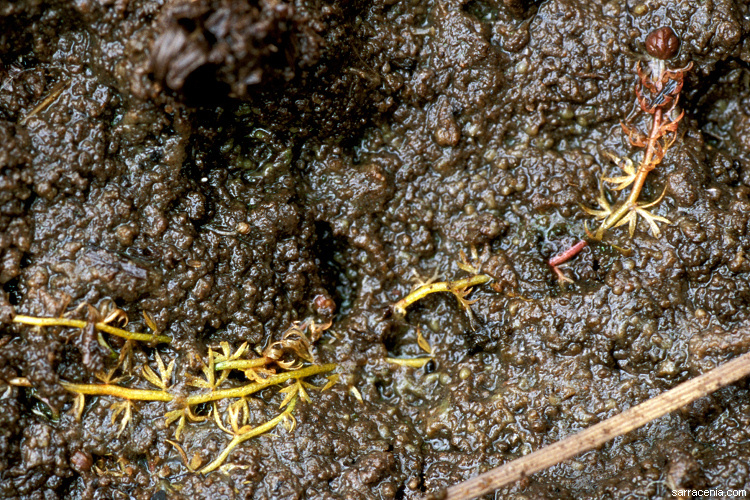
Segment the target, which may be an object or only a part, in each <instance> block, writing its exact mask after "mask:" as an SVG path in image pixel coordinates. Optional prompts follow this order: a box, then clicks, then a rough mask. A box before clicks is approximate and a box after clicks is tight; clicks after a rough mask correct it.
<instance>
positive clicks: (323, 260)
mask: <svg viewBox="0 0 750 500" xmlns="http://www.w3.org/2000/svg"><path fill="white" fill-rule="evenodd" d="M315 234H316V238H315V247H314V248H315V259H316V262H317V263H318V273H319V275H320V280H321V284H322V286H323V288H324V289H326V290H328V291H329V293H331V296H332V298H333V300H334V302H335V303H336V316H335V317H334V320H335V319H336V318H339V319H340V318H345V317H346V316H347V315H348V314H349V312H350V311H351V308H352V306H353V305H354V299H355V298H356V296H357V290H356V276H354V275H352V273H351V272H349V271H348V269H347V264H348V259H347V257H346V252H347V245H346V242H345V241H343V240H342V239H341V238H337V237H336V236H334V235H333V229H332V228H331V225H330V224H329V223H327V222H322V221H321V222H316V223H315ZM352 278H354V279H352Z"/></svg>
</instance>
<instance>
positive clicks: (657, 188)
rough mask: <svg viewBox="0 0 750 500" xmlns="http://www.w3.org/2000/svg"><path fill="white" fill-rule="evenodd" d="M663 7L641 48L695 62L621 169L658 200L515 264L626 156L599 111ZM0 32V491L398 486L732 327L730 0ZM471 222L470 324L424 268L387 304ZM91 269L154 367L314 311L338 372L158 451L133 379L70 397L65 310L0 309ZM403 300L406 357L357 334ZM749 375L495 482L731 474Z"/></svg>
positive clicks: (89, 288)
mask: <svg viewBox="0 0 750 500" xmlns="http://www.w3.org/2000/svg"><path fill="white" fill-rule="evenodd" d="M662 25H669V26H672V27H673V28H674V30H675V32H676V33H677V35H678V36H679V37H680V39H681V41H682V48H681V50H680V52H679V54H678V56H677V57H676V58H674V59H673V60H671V61H669V65H670V66H671V67H675V68H677V67H683V66H685V65H687V64H688V63H689V62H692V63H693V64H694V67H693V69H692V70H691V71H690V72H689V73H688V74H687V75H686V80H685V87H684V90H683V92H682V95H681V98H680V99H681V100H680V103H681V106H682V107H683V108H684V109H685V112H686V115H685V118H684V119H683V120H682V122H681V124H680V130H679V137H678V140H677V141H676V142H675V144H674V145H673V146H672V147H671V148H670V149H669V151H668V153H667V154H666V156H665V157H664V160H663V162H662V163H661V164H660V165H659V166H658V168H657V169H656V170H655V171H654V172H653V173H652V174H651V175H650V176H649V179H648V182H647V185H646V190H645V191H644V199H646V200H653V199H655V198H657V197H658V196H659V194H660V193H661V192H662V190H663V189H664V188H666V196H665V198H664V200H663V201H662V202H661V203H660V204H659V205H658V206H657V207H655V209H654V210H655V212H656V213H657V214H658V215H661V216H663V217H667V218H668V219H670V220H671V222H672V223H671V224H669V225H666V224H660V229H661V231H662V234H661V237H659V238H655V237H653V236H652V235H650V234H649V233H648V232H647V227H646V225H645V224H644V223H643V221H641V222H639V226H638V228H637V231H636V233H635V235H634V237H633V238H632V239H631V238H629V237H628V235H627V228H617V229H613V230H611V231H609V232H608V233H607V236H606V238H605V243H602V244H592V245H590V246H589V247H588V248H586V249H585V250H584V251H583V252H582V253H581V254H580V255H579V256H578V257H577V258H576V259H574V260H573V261H572V262H571V263H570V265H569V266H568V267H567V268H565V269H564V272H565V273H566V274H567V275H568V276H569V277H570V278H572V279H574V280H575V283H574V284H573V285H568V286H565V287H561V286H560V284H558V282H557V280H556V278H555V276H554V274H552V272H551V270H550V268H549V267H548V265H547V264H546V262H547V260H548V259H549V258H550V257H551V256H552V255H554V254H556V253H558V252H559V251H561V250H564V249H565V248H568V247H569V246H570V245H572V244H574V243H575V242H576V241H578V240H579V239H580V238H582V237H584V236H585V232H584V224H585V223H588V224H589V226H592V225H593V224H595V222H594V221H593V219H592V217H591V216H589V215H587V214H586V213H585V212H584V211H583V210H582V209H581V205H585V206H588V207H595V206H596V198H597V197H598V195H599V179H600V178H601V177H602V176H606V175H610V176H611V175H619V174H617V171H618V168H617V166H616V165H615V164H614V163H613V162H612V161H611V159H610V157H609V156H608V154H614V155H616V156H619V157H631V158H633V159H634V160H635V161H636V162H637V159H638V158H639V155H640V154H642V153H641V151H639V150H638V149H636V148H634V147H633V146H632V145H630V143H629V142H628V140H627V137H626V136H625V134H624V133H623V132H622V130H621V128H620V120H626V119H627V120H629V123H631V125H632V126H635V127H637V128H639V129H641V130H646V129H647V127H648V124H649V116H647V115H646V116H644V115H643V114H642V113H641V114H638V113H637V112H636V111H637V104H636V101H635V96H634V92H633V88H634V84H635V81H636V76H635V73H634V66H635V63H636V61H638V60H641V59H643V58H644V57H645V51H644V47H643V44H644V39H645V36H646V34H647V33H648V32H649V31H651V30H652V29H654V28H656V27H659V26H662ZM0 60H1V61H2V67H1V68H0V69H2V74H1V75H0V76H1V79H0V82H2V84H1V85H2V87H1V89H0V169H1V170H0V284H1V285H2V292H0V321H2V323H1V324H0V333H1V334H2V337H0V346H2V347H1V348H0V389H2V396H1V397H0V496H2V497H5V498H139V499H149V498H153V499H158V498H302V497H306V498H419V497H421V496H423V495H424V494H425V493H426V492H435V491H438V490H439V489H440V488H443V487H445V486H448V485H451V484H455V483H456V482H459V481H461V480H463V479H466V478H469V477H471V476H473V475H475V474H477V473H478V472H481V471H484V470H486V469H488V468H490V467H494V466H496V465H499V464H502V463H505V462H507V461H509V460H511V459H513V458H515V457H518V456H521V455H524V454H526V453H529V452H530V451H532V450H536V449H538V448H540V447H542V446H544V445H545V444H548V443H551V442H554V441H557V440H558V439H560V438H562V437H565V436H568V435H570V434H572V433H574V432H576V431H578V430H581V429H583V428H586V427H588V426H590V425H592V424H594V423H596V422H599V421H601V420H603V419H605V418H607V417H609V416H612V415H614V414H616V413H619V412H620V411H622V410H624V409H626V408H629V407H631V406H633V405H635V404H637V403H639V402H641V401H644V400H645V399H647V398H649V397H652V396H654V395H656V394H659V393H661V392H663V391H664V390H667V389H669V388H671V387H674V386H675V385H677V384H679V383H680V382H682V381H684V380H686V379H688V378H691V377H693V376H695V375H697V374H699V373H703V372H705V371H706V370H708V369H710V368H711V367H713V366H715V365H717V364H719V363H721V362H722V361H725V360H727V359H730V358H733V357H734V356H736V355H738V354H741V353H744V352H747V351H748V349H750V226H749V223H750V221H749V219H750V139H749V138H750V69H748V68H750V9H749V8H748V5H747V2H744V1H731V0H714V1H704V2H694V1H690V0H683V1H671V0H670V1H666V0H664V1H660V0H656V1H649V2H642V3H641V2H636V1H633V0H622V1H609V2H592V1H590V0H547V1H543V2H533V1H530V0H503V1H499V0H471V1H467V2H459V1H455V0H441V1H429V2H423V1H422V0H412V1H405V2H393V1H388V0H385V1H380V0H373V1H360V2H340V3H332V4H327V3H324V2H322V1H319V0H294V1H292V2H289V3H285V2H283V1H279V2H271V1H262V2H260V3H258V4H253V6H248V5H245V4H244V3H243V2H240V1H233V0H197V1H187V0H175V1H169V2H163V1H161V0H154V1H151V0H130V1H120V0H115V1H114V2H97V1H91V0H81V1H75V2H62V1H60V2H54V1H51V2H43V1H41V0H24V1H20V2H12V3H2V4H0ZM615 197H616V195H615ZM472 246H473V247H475V248H476V249H477V250H478V251H479V260H480V262H481V265H482V272H484V273H486V274H488V275H489V276H491V277H492V279H493V281H492V283H491V285H486V286H483V287H479V288H477V289H476V290H474V292H473V295H472V296H471V298H473V299H476V302H475V303H474V304H473V306H472V308H473V311H474V314H475V316H476V325H475V329H473V328H472V325H471V324H470V321H469V318H468V317H467V315H466V314H465V313H464V311H462V310H461V308H460V307H459V306H458V304H457V302H456V300H455V299H454V298H453V297H451V296H450V295H445V294H443V295H441V294H436V295H432V296H429V297H427V298H425V299H424V300H422V301H420V302H419V303H417V304H415V305H414V306H412V307H410V308H409V310H408V314H407V315H406V317H405V318H403V319H400V318H395V317H388V314H386V313H387V311H388V306H389V304H392V303H393V302H395V301H396V300H398V299H399V298H400V297H403V296H404V295H405V294H406V293H408V291H409V290H410V289H411V287H412V285H413V283H414V282H413V279H414V277H415V274H416V275H419V276H420V277H422V278H423V279H426V278H428V277H430V276H431V275H433V273H437V276H438V277H439V279H448V280H451V279H457V278H461V277H465V276H466V273H465V272H464V271H462V270H460V269H459V268H458V266H457V264H456V263H457V262H458V261H459V258H460V252H461V251H464V252H467V253H470V249H471V247H472ZM618 248H619V249H624V248H627V249H630V251H631V252H630V253H623V252H621V251H619V250H618ZM105 299H111V300H113V301H114V302H115V303H116V304H117V305H118V306H119V307H121V308H122V309H123V310H125V311H126V312H127V313H128V315H129V316H130V318H131V321H132V323H131V325H130V327H129V328H132V329H134V330H135V329H139V330H144V329H145V325H144V322H143V320H142V319H141V318H142V316H141V313H142V312H143V311H146V312H148V313H150V314H151V315H152V316H153V318H154V321H155V322H156V324H157V326H158V327H159V329H161V330H162V331H164V332H165V333H168V334H169V335H171V336H172V337H173V338H174V340H173V342H172V343H171V345H169V346H166V347H165V346H161V347H158V348H153V347H148V346H142V347H141V349H140V350H139V351H138V354H137V361H140V362H147V361H149V360H150V362H151V363H152V365H153V362H154V359H155V358H154V356H155V352H156V351H158V352H159V353H160V355H161V357H162V358H164V359H165V361H169V360H176V361H177V363H176V365H177V368H176V370H175V374H174V380H175V381H180V380H185V379H186V378H187V377H188V374H197V373H199V368H200V366H199V365H198V364H196V359H197V358H196V356H199V357H203V358H205V356H206V352H207V346H217V345H218V344H219V343H220V342H228V343H229V344H230V345H231V346H232V347H233V348H237V347H238V346H239V345H240V344H241V343H243V342H245V341H247V342H249V343H250V344H251V345H253V346H259V347H261V348H262V347H263V346H265V345H267V344H268V343H269V342H271V341H272V340H275V339H278V337H279V335H280V334H281V332H283V331H284V330H285V329H286V328H288V327H289V325H290V324H291V323H292V321H295V320H303V319H305V318H315V319H316V320H317V321H321V322H322V321H327V320H333V325H332V326H331V328H330V329H329V330H328V331H327V332H325V334H324V336H323V338H322V339H321V341H319V342H318V344H317V346H316V348H315V353H316V356H317V357H318V359H319V361H321V362H335V363H338V364H339V372H340V374H341V375H340V379H339V382H338V384H336V385H335V386H334V387H333V388H331V389H329V390H328V391H325V392H323V393H318V392H314V391H313V392H311V399H312V402H311V403H305V402H300V403H299V405H298V407H297V409H296V411H295V417H296V421H297V427H296V429H295V430H294V431H293V432H289V431H287V430H286V429H285V428H284V427H282V426H280V427H277V428H276V430H275V431H274V432H273V433H270V434H266V435H264V436H261V437H259V438H256V439H253V440H250V441H247V442H246V443H244V444H243V445H242V446H241V447H240V448H238V449H236V450H235V451H234V452H233V453H232V454H231V455H230V457H229V459H228V464H229V465H230V466H227V467H225V468H224V469H223V470H222V471H218V472H213V473H211V474H208V475H206V476H201V475H197V474H193V473H190V472H188V470H187V469H186V467H185V465H184V464H183V460H182V458H181V457H180V454H179V453H178V451H177V449H176V448H175V447H174V446H173V445H172V444H170V443H169V442H168V440H172V439H174V427H172V428H165V425H164V418H163V417H164V414H165V412H166V411H168V410H169V408H167V407H166V405H165V404H163V403H158V402H157V403H153V402H151V403H147V402H138V403H136V404H135V407H134V408H133V417H132V419H131V421H130V422H129V424H128V425H127V427H126V428H125V430H124V431H123V432H122V434H119V435H118V426H119V421H117V420H113V419H112V414H113V411H114V409H113V408H111V406H112V404H113V403H114V402H116V400H115V399H114V398H109V397H100V398H88V399H87V401H86V407H85V409H84V414H83V418H82V421H81V422H80V423H79V422H77V421H76V419H75V414H74V411H73V410H74V407H73V400H74V398H73V396H72V395H71V394H70V393H68V392H66V391H65V390H64V389H63V388H62V387H61V386H60V385H59V381H60V380H68V381H75V382H82V383H95V382H96V381H97V379H96V378H95V374H96V373H97V372H101V371H103V370H106V369H107V367H108V366H111V363H112V361H111V359H110V358H109V357H108V356H107V354H108V353H107V352H106V350H105V349H103V348H102V347H100V345H99V343H98V342H97V341H96V336H95V335H93V333H92V332H91V331H84V332H80V331H78V330H74V329H61V328H46V329H43V330H38V329H35V328H31V327H25V326H20V325H16V324H12V323H11V320H12V317H13V315H14V314H16V313H23V314H33V315H39V316H57V315H60V314H62V313H64V312H66V311H70V310H72V309H73V308H74V307H75V306H77V305H79V304H82V303H84V302H87V303H90V304H93V305H95V306H99V305H101V304H102V303H103V301H104V300H105ZM334 304H335V307H334ZM420 331H421V332H422V333H423V334H424V336H425V338H426V339H427V341H428V342H429V343H430V344H431V345H432V348H433V351H434V360H433V361H432V362H430V363H427V364H426V365H425V366H424V367H423V368H409V367H404V366H400V365H398V364H394V363H392V362H388V361H386V358H388V357H401V358H408V357H417V356H420V355H423V354H424V353H423V352H422V350H421V349H420V348H419V347H418V346H417V336H418V332H420ZM114 347H116V348H117V347H119V344H115V345H114ZM26 382H27V383H26ZM313 382H319V381H318V380H313ZM24 385H28V387H25V386H24ZM749 394H750V393H749V391H748V382H747V381H744V382H740V383H738V384H735V385H733V386H730V387H727V388H725V389H722V390H720V391H718V392H717V393H715V394H713V395H712V396H710V397H707V398H704V399H701V400H699V401H698V402H696V403H694V404H692V405H690V406H688V407H686V408H684V409H682V410H681V411H678V412H675V413H673V414H670V415H669V416H667V417H664V418H661V419H659V420H657V421H654V422H652V423H651V424H649V425H647V426H646V427H644V428H642V429H640V430H637V431H635V432H633V433H631V434H629V435H627V436H625V437H623V438H618V439H616V440H614V441H613V442H612V443H610V444H608V445H607V446H604V447H602V448H601V449H598V450H595V451H592V452H589V453H586V454H584V455H582V456H580V457H578V458H576V459H575V460H573V461H570V462H567V463H564V464H561V465H558V466H556V467H553V468H552V469H550V470H547V471H545V472H543V473H540V474H537V475H535V476H533V477H530V478H528V479H526V480H524V481H523V482H521V483H519V484H516V485H514V486H512V487H510V488H507V489H505V490H503V491H501V492H500V497H510V496H512V495H525V497H527V498H592V499H594V498H596V499H601V498H626V497H627V498H662V497H665V498H666V497H670V495H671V490H672V489H674V488H719V489H743V488H744V489H750V469H748V464H749V463H750V399H749V397H748V396H749ZM358 396H359V397H361V400H360V399H359V397H358ZM278 403H279V396H273V393H269V394H261V395H260V396H259V397H258V398H253V399H252V412H253V415H254V416H255V417H257V419H258V421H260V420H263V419H267V418H270V417H272V416H273V415H275V414H277V413H278V410H277V407H278ZM206 410H208V409H206ZM228 439H229V438H228V437H227V435H226V434H225V433H223V432H222V431H221V430H220V429H218V428H217V427H216V426H215V425H213V424H212V423H211V422H210V421H207V422H204V423H202V424H193V425H191V426H188V427H187V428H186V431H185V433H184V435H183V436H182V437H181V446H182V447H183V448H184V451H185V454H186V456H187V457H188V458H189V459H192V457H196V456H197V458H196V459H195V460H197V461H198V462H202V463H206V462H207V461H208V460H212V459H213V458H214V457H215V456H216V455H217V454H218V453H219V451H220V450H221V449H222V448H223V447H224V446H225V445H226V443H227V441H228ZM198 462H196V463H198Z"/></svg>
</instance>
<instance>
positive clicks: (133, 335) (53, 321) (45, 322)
mask: <svg viewBox="0 0 750 500" xmlns="http://www.w3.org/2000/svg"><path fill="white" fill-rule="evenodd" d="M13 322H14V323H23V324H24V325H33V326H70V327H73V328H86V325H88V324H89V322H88V321H83V320H80V319H70V318H37V317H35V316H24V315H22V314H18V315H16V316H15V317H14V318H13ZM94 328H96V329H97V330H99V331H102V332H107V333H109V334H111V335H115V336H117V337H122V338H124V339H129V340H139V341H141V342H156V343H157V344H162V343H167V344H168V343H169V342H172V337H168V336H166V335H153V334H150V333H138V332H129V331H127V330H123V329H121V328H117V327H114V326H111V325H108V324H106V323H102V322H99V323H94Z"/></svg>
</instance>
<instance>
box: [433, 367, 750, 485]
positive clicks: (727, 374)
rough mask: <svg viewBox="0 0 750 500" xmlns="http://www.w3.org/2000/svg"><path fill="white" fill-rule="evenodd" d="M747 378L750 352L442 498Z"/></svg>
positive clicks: (523, 473)
mask: <svg viewBox="0 0 750 500" xmlns="http://www.w3.org/2000/svg"><path fill="white" fill-rule="evenodd" d="M748 375H750V352H749V353H746V354H743V355H742V356H740V357H738V358H736V359H734V360H732V361H729V362H728V363H724V364H723V365H720V366H718V367H717V368H714V369H713V370H711V371H709V372H707V373H704V374H703V375H700V376H698V377H695V378H693V379H691V380H688V381H687V382H683V383H682V384H680V385H678V386H677V387H675V388H673V389H670V390H668V391H667V392H665V393H662V394H660V395H658V396H656V397H655V398H651V399H649V400H648V401H645V402H643V403H641V404H639V405H637V406H634V407H632V408H629V409H627V410H625V411H624V412H622V413H620V414H618V415H615V416H614V417H612V418H608V419H607V420H605V421H603V422H599V423H598V424H596V425H593V426H591V427H589V428H588V429H585V430H583V431H581V432H579V433H578V434H574V435H572V436H570V437H567V438H565V439H563V440H562V441H558V442H556V443H553V444H551V445H549V446H546V447H544V448H542V449H540V450H537V451H535V452H534V453H531V454H529V455H526V456H524V457H521V458H517V459H516V460H513V461H511V462H509V463H507V464H505V465H502V466H500V467H496V468H495V469H492V470H489V471H487V472H485V473H484V474H480V475H479V476H477V477H474V478H472V479H469V480H468V481H464V482H463V483H459V484H456V485H453V486H451V487H450V488H448V490H447V491H446V492H445V497H444V498H445V499H446V500H468V499H470V498H475V497H478V496H480V495H484V494H485V493H489V492H491V491H494V490H496V489H498V488H502V487H503V486H507V485H508V484H510V483H513V482H515V481H518V480H519V479H523V478H524V477H527V476H529V475H531V474H534V473H535V472H539V471H540V470H543V469H546V468H548V467H551V466H553V465H556V464H559V463H560V462H563V461H565V460H568V459H570V458H573V457H574V456H576V455H578V454H580V453H584V452H586V451H589V450H593V449H594V448H597V447H599V446H601V445H603V444H604V443H606V442H607V441H609V440H611V439H613V438H615V437H617V436H622V435H623V434H627V433H628V432H630V431H632V430H635V429H637V428H639V427H641V426H643V425H645V424H647V423H649V422H651V421H652V420H655V419H657V418H659V417H662V416H664V415H666V414H668V413H671V412H673V411H675V410H677V409H679V408H682V407H683V406H685V405H688V404H690V403H692V402H693V401H695V400H696V399H699V398H702V397H704V396H707V395H708V394H711V393H712V392H714V391H716V390H718V389H721V388H722V387H725V386H727V385H729V384H732V383H734V382H737V381H738V380H740V379H742V378H744V377H746V376H748Z"/></svg>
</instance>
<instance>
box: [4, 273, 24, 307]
mask: <svg viewBox="0 0 750 500" xmlns="http://www.w3.org/2000/svg"><path fill="white" fill-rule="evenodd" d="M3 291H4V292H5V293H7V294H8V302H10V304H11V305H13V306H17V305H18V304H20V303H21V298H22V297H23V295H22V294H21V292H20V290H19V289H18V278H13V279H11V280H8V281H7V282H6V283H5V284H4V285H3Z"/></svg>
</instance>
